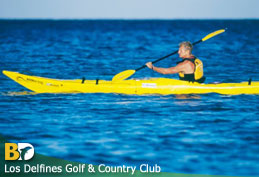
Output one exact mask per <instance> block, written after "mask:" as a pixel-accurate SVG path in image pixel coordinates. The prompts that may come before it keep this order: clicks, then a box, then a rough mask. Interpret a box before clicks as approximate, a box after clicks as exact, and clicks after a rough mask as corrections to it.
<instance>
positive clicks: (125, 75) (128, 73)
mask: <svg viewBox="0 0 259 177" xmlns="http://www.w3.org/2000/svg"><path fill="white" fill-rule="evenodd" d="M225 31H226V29H221V30H218V31H214V32H212V33H210V34H208V35H207V36H205V37H204V38H202V39H201V40H199V41H196V42H194V43H192V45H193V46H194V45H196V44H199V43H201V42H204V41H206V40H208V39H210V38H212V37H214V36H217V35H218V34H221V33H223V32H225ZM177 53H178V50H176V51H174V52H173V53H170V54H168V55H166V56H164V57H161V58H159V59H157V60H155V61H153V62H152V63H156V62H159V61H160V60H163V59H165V58H167V57H170V56H172V55H174V54H177ZM145 67H146V65H143V66H141V67H139V68H137V69H135V70H125V71H122V72H120V73H118V74H116V75H115V76H114V77H113V78H112V81H121V80H124V79H127V78H129V77H130V76H132V75H133V74H134V73H135V72H136V71H139V70H141V69H143V68H145Z"/></svg>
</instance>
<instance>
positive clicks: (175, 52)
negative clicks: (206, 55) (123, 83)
mask: <svg viewBox="0 0 259 177" xmlns="http://www.w3.org/2000/svg"><path fill="white" fill-rule="evenodd" d="M200 42H202V40H198V41H196V42H194V43H192V45H193V46H194V45H196V44H199V43H200ZM177 53H178V50H176V51H174V52H173V53H170V54H168V55H166V56H164V57H161V58H159V59H157V60H155V61H153V62H152V64H154V63H156V62H159V61H161V60H163V59H165V58H167V57H170V56H172V55H174V54H177ZM145 67H147V65H143V66H141V67H139V68H137V69H136V70H135V71H139V70H141V69H143V68H145Z"/></svg>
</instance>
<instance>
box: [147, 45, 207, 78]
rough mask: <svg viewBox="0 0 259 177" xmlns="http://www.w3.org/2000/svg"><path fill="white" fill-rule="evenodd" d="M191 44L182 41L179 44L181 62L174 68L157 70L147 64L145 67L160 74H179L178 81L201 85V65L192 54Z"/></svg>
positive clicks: (150, 63)
mask: <svg viewBox="0 0 259 177" xmlns="http://www.w3.org/2000/svg"><path fill="white" fill-rule="evenodd" d="M192 48H193V46H192V44H191V43H190V42H189V41H184V42H181V43H180V44H179V50H178V54H179V57H180V58H182V59H183V60H182V61H181V62H178V63H177V65H176V66H175V67H170V68H159V67H156V66H154V65H153V64H152V62H147V63H146V66H147V67H148V68H150V69H152V70H154V71H156V72H158V73H161V74H175V73H178V74H179V78H180V80H184V81H190V82H199V83H203V82H204V81H205V77H204V76H203V63H202V61H201V60H200V59H198V58H196V57H195V56H194V55H193V54H192Z"/></svg>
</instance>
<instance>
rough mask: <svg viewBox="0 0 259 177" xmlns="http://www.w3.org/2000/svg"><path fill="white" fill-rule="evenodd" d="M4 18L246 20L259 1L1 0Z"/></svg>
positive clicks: (258, 9)
mask: <svg viewBox="0 0 259 177" xmlns="http://www.w3.org/2000/svg"><path fill="white" fill-rule="evenodd" d="M0 18H1V19H6V18H7V19H28V18H29V19H240V18H241V19H247V18H259V0H0Z"/></svg>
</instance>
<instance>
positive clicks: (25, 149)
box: [5, 143, 34, 160]
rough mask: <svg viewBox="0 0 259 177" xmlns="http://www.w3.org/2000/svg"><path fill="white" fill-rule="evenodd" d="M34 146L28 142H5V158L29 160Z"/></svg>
mask: <svg viewBox="0 0 259 177" xmlns="http://www.w3.org/2000/svg"><path fill="white" fill-rule="evenodd" d="M33 155H34V148H33V146H32V145H31V144H29V143H18V144H16V143H5V160H30V159H31V158H32V157H33Z"/></svg>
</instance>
